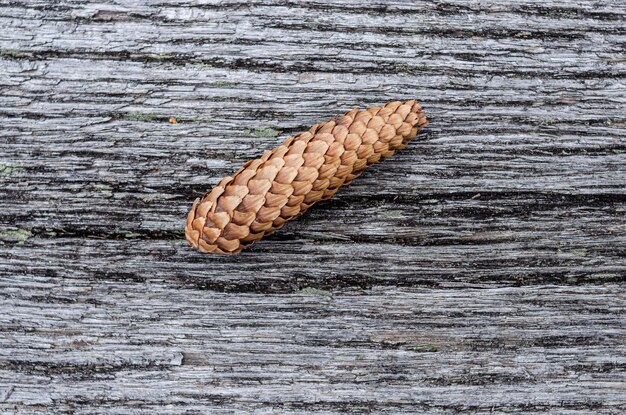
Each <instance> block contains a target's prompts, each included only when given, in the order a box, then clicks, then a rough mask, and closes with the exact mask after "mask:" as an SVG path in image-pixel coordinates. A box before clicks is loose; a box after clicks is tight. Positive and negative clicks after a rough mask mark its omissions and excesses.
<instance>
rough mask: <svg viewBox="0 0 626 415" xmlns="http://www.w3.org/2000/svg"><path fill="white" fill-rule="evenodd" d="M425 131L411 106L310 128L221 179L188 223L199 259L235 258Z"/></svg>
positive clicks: (415, 106)
mask: <svg viewBox="0 0 626 415" xmlns="http://www.w3.org/2000/svg"><path fill="white" fill-rule="evenodd" d="M426 124H428V121H427V120H426V117H425V116H424V113H423V112H422V107H421V106H420V104H419V103H416V102H415V101H412V100H411V101H406V102H404V103H402V102H389V103H387V104H385V105H384V106H382V107H374V108H369V109H367V110H364V111H359V110H358V109H353V110H352V111H350V112H348V113H346V114H345V115H344V116H342V117H337V118H335V119H333V120H331V121H327V122H325V123H321V124H316V125H314V126H313V127H311V129H310V130H309V131H307V132H304V133H301V134H298V135H296V136H294V137H290V138H288V139H286V140H285V142H284V143H282V144H281V145H279V146H278V147H276V148H274V149H273V150H269V151H266V152H265V154H263V156H261V158H258V159H256V160H250V161H248V162H247V163H246V164H244V165H243V167H242V168H240V169H239V170H238V171H237V172H236V173H235V174H234V175H233V176H227V177H225V178H223V179H222V180H221V181H220V182H219V183H218V184H217V186H215V187H214V188H213V190H211V191H210V192H209V193H206V194H205V195H204V196H203V197H202V199H200V198H198V199H196V200H195V202H194V204H193V206H192V208H191V211H190V212H189V214H188V215H187V224H186V226H185V236H186V238H187V241H189V243H190V244H191V246H193V247H194V248H195V249H197V250H198V251H200V252H204V253H209V252H212V253H217V254H236V253H239V252H241V250H242V249H244V248H245V247H246V246H247V245H249V244H251V243H253V242H255V241H258V240H259V239H261V238H263V237H264V236H266V235H269V234H271V233H272V232H274V231H275V230H276V229H280V228H282V227H283V225H284V224H285V222H287V221H288V220H291V219H293V218H295V217H296V216H298V215H300V214H302V213H304V212H305V211H306V210H307V209H308V208H309V207H310V206H312V205H313V204H315V203H316V202H319V201H320V200H326V199H328V198H330V197H331V196H332V195H334V194H335V193H336V192H337V190H339V188H340V187H341V186H345V185H347V184H349V183H350V182H351V181H352V180H353V179H354V178H356V177H358V176H359V175H360V174H361V173H362V172H363V170H365V168H366V167H367V166H369V165H370V164H374V163H378V162H379V161H381V160H382V159H384V158H385V157H391V156H392V155H393V154H394V153H395V152H396V151H397V150H400V149H402V148H404V147H405V146H406V144H407V143H408V142H409V141H411V140H412V139H413V138H415V135H416V134H417V132H418V131H419V130H420V129H421V128H422V127H424V126H425V125H426Z"/></svg>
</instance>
